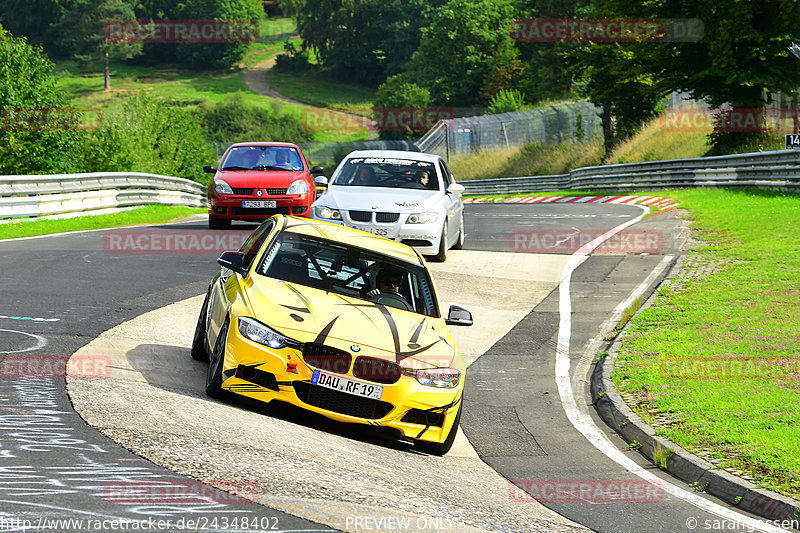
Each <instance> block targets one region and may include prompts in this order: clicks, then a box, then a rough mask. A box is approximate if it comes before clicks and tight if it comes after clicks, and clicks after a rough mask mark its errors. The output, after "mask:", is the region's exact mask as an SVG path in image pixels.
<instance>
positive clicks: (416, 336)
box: [408, 318, 425, 344]
mask: <svg viewBox="0 0 800 533" xmlns="http://www.w3.org/2000/svg"><path fill="white" fill-rule="evenodd" d="M424 325H425V319H424V318H423V319H422V322H420V323H419V326H417V329H415V330H414V334H413V335H411V339H410V340H409V341H408V342H409V343H413V344H416V343H417V341H418V340H419V335H420V333H422V326H424Z"/></svg>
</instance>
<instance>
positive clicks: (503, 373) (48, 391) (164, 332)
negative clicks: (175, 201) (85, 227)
mask: <svg viewBox="0 0 800 533" xmlns="http://www.w3.org/2000/svg"><path fill="white" fill-rule="evenodd" d="M641 214H642V210H641V209H640V208H638V207H634V206H626V205H616V206H615V205H595V204H589V205H571V204H570V205H556V204H547V205H541V204H536V205H514V204H497V205H480V204H473V205H469V206H468V207H467V210H466V218H465V220H466V228H467V240H466V243H465V250H464V251H460V252H459V251H453V252H451V255H450V257H449V258H448V261H447V262H446V263H444V264H441V265H434V266H433V268H434V271H435V276H436V282H437V285H438V286H439V290H440V292H441V293H442V297H443V299H444V300H447V301H452V302H453V303H456V302H458V303H463V304H464V305H465V307H467V308H469V309H471V310H473V313H474V314H475V317H476V325H475V326H473V327H472V328H452V329H453V330H454V331H453V333H454V335H457V337H456V338H457V340H458V342H459V346H460V349H461V351H462V352H464V353H465V359H467V361H468V364H469V363H471V366H470V368H469V371H468V373H467V387H466V392H465V409H464V414H463V417H462V429H463V435H461V437H460V439H459V443H458V445H457V446H456V447H455V448H454V450H453V451H452V452H451V453H450V454H448V456H446V457H444V458H433V457H428V456H425V455H424V454H418V453H416V452H414V451H413V448H412V447H410V446H408V445H407V444H404V443H396V442H391V441H387V440H385V439H384V438H382V436H380V435H375V434H372V433H371V432H367V431H355V432H353V428H349V427H345V426H343V425H341V424H333V423H330V422H328V421H326V420H324V419H312V420H309V419H308V418H309V417H306V416H303V413H302V412H301V413H298V412H292V411H287V410H285V409H284V410H281V409H273V408H271V406H270V408H264V407H261V406H253V405H250V404H247V403H244V402H234V403H222V402H215V401H211V400H209V399H207V398H205V396H204V395H203V394H202V386H201V385H200V384H201V381H202V379H203V377H204V368H203V365H202V364H200V363H196V362H194V361H192V360H191V359H190V358H189V356H188V349H187V348H186V346H188V342H187V339H190V336H191V329H192V328H193V327H194V319H195V317H196V312H197V309H199V305H200V301H199V300H198V299H197V298H196V297H197V296H198V295H201V294H203V293H204V292H205V289H206V287H207V284H208V281H209V280H210V278H211V276H212V275H213V273H214V272H215V271H216V269H217V268H218V267H217V265H216V263H215V261H214V259H215V257H216V255H218V253H219V251H221V250H220V247H222V248H224V249H233V248H236V247H238V246H237V245H236V243H237V242H241V241H240V240H239V241H237V239H241V234H242V232H239V231H230V232H209V231H208V230H207V229H206V225H205V222H204V221H203V220H194V221H190V222H188V223H183V224H176V225H170V226H160V227H148V228H137V229H130V230H108V231H97V232H85V233H77V234H69V235H61V236H51V237H44V238H32V239H21V240H14V241H7V242H2V241H0V266H2V274H1V275H0V276H2V282H1V283H2V294H3V298H2V300H0V358H2V361H0V426H2V427H0V465H2V467H0V477H2V483H0V531H25V530H32V529H35V528H37V527H38V529H39V530H44V531H46V530H52V531H73V530H74V531H90V530H94V531H117V530H123V529H122V527H121V526H120V525H119V523H116V524H115V523H114V522H113V521H114V520H118V521H119V520H137V521H144V522H142V523H141V524H140V525H141V526H142V527H141V529H150V530H159V529H160V530H172V531H200V530H206V531H323V530H327V529H329V527H333V528H334V529H344V530H349V531H370V530H387V529H395V530H403V529H405V530H413V531H462V530H464V531H466V530H470V531H561V530H563V531H568V530H580V529H581V528H580V527H579V526H578V525H577V524H582V525H583V526H586V527H588V528H590V529H594V530H597V531H665V532H666V531H696V530H701V531H702V530H704V526H710V527H706V528H705V529H716V530H725V531H736V530H739V531H747V530H752V527H751V525H749V524H748V523H746V522H745V520H746V517H744V516H742V515H739V514H728V513H731V512H732V511H730V510H729V509H728V508H727V507H725V510H723V511H720V509H722V507H724V506H722V504H719V502H713V501H712V499H710V498H705V497H703V498H700V497H699V496H697V495H694V496H693V498H686V497H685V496H683V495H682V492H681V491H684V490H687V491H691V489H690V488H689V487H687V486H685V485H684V484H681V483H680V482H678V481H677V480H674V479H672V478H671V477H669V476H668V475H664V474H662V473H661V472H660V471H658V469H656V468H654V467H652V466H651V465H649V464H647V463H645V462H644V461H642V460H641V458H640V456H639V454H638V453H637V452H634V451H629V450H628V448H627V446H626V445H625V443H624V442H622V441H621V440H620V439H618V438H617V437H616V436H615V435H614V434H612V433H611V432H609V431H608V430H607V428H606V427H605V426H604V425H603V423H602V422H600V421H598V420H597V419H596V417H595V416H594V413H593V410H592V408H591V406H590V405H589V401H588V385H587V383H588V372H589V370H590V363H591V360H592V358H593V357H594V356H595V355H596V353H595V354H593V353H592V350H591V348H592V347H593V346H595V345H593V344H592V342H593V341H595V340H596V338H597V337H598V335H601V336H602V333H605V332H606V331H607V330H608V328H609V323H608V322H607V320H608V318H609V316H611V315H612V314H613V312H614V310H615V308H617V307H618V306H619V304H620V302H623V301H625V300H626V299H627V298H628V297H629V296H630V295H631V293H632V292H634V291H636V290H638V291H641V292H642V293H643V294H644V295H646V294H648V293H649V292H650V291H652V290H653V288H654V287H655V286H656V285H657V283H658V281H659V280H660V278H661V277H663V275H665V274H666V273H667V271H668V270H669V268H671V267H672V266H673V265H674V264H675V262H676V261H678V260H679V258H680V256H681V254H682V253H683V252H682V250H681V246H682V243H683V242H682V233H681V231H680V227H679V223H680V221H679V219H678V218H677V217H676V215H675V212H670V213H665V214H660V215H657V216H654V217H650V218H647V219H645V220H643V221H641V222H638V223H637V224H635V225H634V226H632V227H631V228H629V229H628V230H627V231H629V232H633V233H634V235H633V236H632V237H630V238H626V239H617V240H616V241H609V244H608V245H607V246H606V247H605V248H602V247H601V248H600V249H598V250H597V251H596V252H595V253H593V254H591V255H589V256H587V257H580V258H578V257H574V259H575V260H574V261H573V255H572V254H574V253H575V252H576V250H577V248H578V247H579V245H580V244H584V242H583V241H582V240H581V239H583V237H584V236H585V235H590V236H591V238H594V237H596V236H597V235H600V234H602V233H604V232H606V231H608V230H609V229H611V228H615V227H618V226H619V225H621V224H624V223H626V222H629V221H632V220H633V219H634V218H636V217H639V216H640V215H641ZM235 229H252V226H249V227H248V226H235ZM636 232H639V233H638V235H639V237H640V238H638V239H637V237H636ZM142 235H146V236H148V239H146V242H147V246H144V247H140V248H137V247H136V246H129V245H128V244H126V243H130V242H134V243H139V244H141V243H142V241H141V240H139V241H136V240H135V239H133V240H132V237H133V236H135V237H141V236H142ZM165 235H168V236H172V237H171V238H172V239H173V240H172V241H169V239H165V238H164V237H165ZM179 235H183V236H184V238H187V239H191V238H192V237H194V239H195V241H198V240H201V241H202V239H205V241H202V245H201V248H202V249H200V250H196V249H188V250H187V248H186V247H181V246H177V248H179V250H176V246H175V243H176V242H177V241H175V240H174V239H175V238H177V236H179ZM154 236H155V237H157V238H155V237H154ZM654 236H655V237H654ZM170 242H171V243H172V244H170ZM155 243H158V244H155ZM165 243H166V245H165V246H162V245H164V244H165ZM576 243H579V244H577V245H576ZM184 244H185V243H184ZM170 246H172V249H171V250H170ZM189 248H191V247H189ZM554 252H555V253H554ZM653 272H656V273H657V274H658V275H657V276H653V275H651V274H652V273H653ZM565 276H566V278H565ZM565 279H566V282H565ZM566 291H568V292H566ZM565 294H568V295H569V298H566V300H565V299H564V298H562V295H565ZM565 301H566V302H567V304H568V305H567V307H565V306H564V304H565ZM175 302H180V303H178V304H176V306H174V307H172V308H169V310H162V311H158V310H160V309H161V308H164V307H165V306H168V305H171V304H174V303H175ZM151 311H152V312H153V313H149V314H148V315H147V316H148V317H149V318H147V319H144V318H140V319H137V320H136V321H134V322H129V321H131V320H132V319H134V318H135V317H139V316H140V315H144V314H145V313H148V312H151ZM481 319H483V321H481ZM120 324H122V326H120ZM132 325H135V327H133V326H132ZM116 326H120V327H119V328H116V329H113V328H115V327H116ZM108 330H111V331H108ZM458 330H461V331H458ZM103 332H107V333H106V334H105V335H104V336H103V337H101V334H102V333H103ZM98 337H100V338H98ZM95 339H96V340H95ZM90 343H91V344H90ZM87 345H88V346H87ZM81 349H83V353H84V359H83V364H89V365H90V367H91V368H89V370H87V372H89V373H92V372H95V375H93V378H94V379H79V380H76V381H73V380H70V383H69V388H70V394H71V395H72V400H70V397H68V395H67V393H66V390H65V380H64V368H65V365H66V360H67V358H68V357H69V356H71V355H72V354H75V353H76V352H79V350H81ZM109 361H110V362H111V364H110V365H109V366H108V367H106V365H105V363H106V362H109ZM76 364H77V363H76V362H75V360H73V363H72V365H73V366H72V367H71V368H72V373H74V372H75V371H76V369H77V371H78V372H80V371H81V368H80V367H78V366H76ZM92 365H94V366H92ZM98 365H99V366H98ZM98 368H100V370H98ZM98 372H99V373H98ZM101 378H106V379H101ZM73 402H74V403H75V407H76V408H77V409H78V411H79V412H80V413H81V415H82V416H83V417H84V418H86V420H87V421H89V422H90V424H91V425H92V426H95V427H97V428H98V429H99V430H100V431H98V430H97V429H94V427H90V426H89V425H87V424H86V422H84V420H83V418H81V416H79V415H78V414H77V413H76V412H75V411H74V410H73V405H72V403H73ZM597 428H600V429H599V430H598V429H597ZM593 431H600V432H602V436H600V437H598V436H597V435H595V434H593V433H592V432H593ZM106 435H109V436H111V437H113V440H111V439H109V438H108V437H106ZM587 435H588V437H587ZM464 436H466V438H464ZM590 439H593V440H591V441H590ZM115 441H116V442H115ZM599 441H603V442H600V443H599V444H598V442H599ZM117 442H119V443H122V444H123V445H124V447H123V446H120V445H119V444H117ZM610 446H613V447H614V448H615V450H616V453H615V452H614V451H608V448H609V447H610ZM603 449H605V450H606V451H605V452H601V450H603ZM129 450H134V451H135V452H136V453H132V452H131V451H129ZM619 456H624V460H622V459H619ZM620 463H622V464H620ZM631 465H634V466H633V467H632V466H631ZM637 465H638V468H639V469H643V470H646V471H647V472H649V473H650V474H651V475H655V476H660V477H661V479H663V485H659V486H655V488H653V487H654V486H653V485H651V484H646V483H644V482H643V481H642V478H641V477H640V476H639V475H637V474H636V473H634V471H636V470H637V468H634V467H637ZM181 474H183V475H181ZM197 480H204V481H206V483H200V482H199V481H197ZM507 480H512V481H514V483H515V485H512V484H511V483H509V482H508V481H507ZM576 484H577V486H580V487H583V489H585V490H583V491H578V492H573V493H570V494H565V493H564V490H563V488H564V487H568V486H571V485H573V486H576ZM581 484H582V485H581ZM211 485H216V486H218V487H221V488H223V489H225V490H226V491H228V492H223V491H222V490H217V489H215V488H214V487H211ZM611 485H615V486H623V487H626V490H628V491H629V492H625V493H624V496H623V497H621V498H616V499H613V500H609V499H608V498H607V495H608V490H607V489H608V488H609V486H611ZM554 487H561V490H560V492H559V491H557V490H556V491H553V490H551V489H553V488H554ZM587 487H588V488H587ZM672 487H676V489H678V490H674V489H673V488H672ZM526 491H527V492H530V493H531V494H534V495H535V496H537V497H538V499H539V500H540V501H541V502H542V503H543V504H544V505H545V506H546V507H547V508H549V509H551V510H552V511H555V512H556V513H558V514H560V515H561V516H563V517H566V519H564V518H561V517H559V516H557V515H555V514H554V513H552V512H551V511H549V510H548V509H545V508H544V507H542V506H541V505H540V504H539V503H536V502H534V501H532V500H531V499H530V498H529V497H528V496H527V495H526ZM694 499H697V500H700V502H699V503H698V502H695V501H694ZM253 501H257V502H259V503H258V504H255V503H253ZM704 502H705V503H704ZM717 504H719V505H721V506H722V507H715V505H717ZM698 505H699V506H698ZM739 517H741V521H740V518H739ZM60 519H72V520H84V522H83V523H81V524H78V523H73V524H71V525H70V524H63V523H62V524H57V523H55V522H54V521H55V520H60ZM358 519H360V520H358ZM159 520H162V521H163V522H161V523H158V521H159ZM381 520H383V521H381ZM404 520H405V521H404ZM692 520H694V521H695V522H692ZM167 521H169V522H167ZM692 524H695V527H694V528H693V527H691V526H692ZM698 524H699V525H698ZM159 525H161V526H164V527H158V526H159ZM115 526H116V527H115ZM167 526H169V527H167ZM764 530H766V529H764Z"/></svg>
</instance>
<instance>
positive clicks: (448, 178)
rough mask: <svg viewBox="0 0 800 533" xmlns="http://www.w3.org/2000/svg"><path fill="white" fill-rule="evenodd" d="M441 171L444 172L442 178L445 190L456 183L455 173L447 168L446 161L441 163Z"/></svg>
mask: <svg viewBox="0 0 800 533" xmlns="http://www.w3.org/2000/svg"><path fill="white" fill-rule="evenodd" d="M439 170H440V171H441V172H442V177H443V178H444V183H445V185H444V188H445V189H446V188H447V187H449V186H450V185H452V184H453V183H455V181H456V180H455V179H453V173H452V172H450V169H449V168H447V165H446V164H445V162H444V161H441V160H440V161H439Z"/></svg>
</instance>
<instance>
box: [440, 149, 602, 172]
mask: <svg viewBox="0 0 800 533" xmlns="http://www.w3.org/2000/svg"><path fill="white" fill-rule="evenodd" d="M602 149H603V148H602V144H601V143H600V142H599V141H597V142H591V143H579V144H568V143H564V144H558V145H548V146H543V145H541V144H528V145H525V146H523V147H522V148H520V149H518V150H486V151H483V152H477V153H474V154H469V155H465V156H458V157H453V158H451V159H450V167H451V168H452V170H453V174H454V175H455V176H456V179H457V180H471V179H482V178H505V177H517V176H543V175H548V174H566V173H567V172H569V171H570V170H572V169H574V168H579V167H586V166H592V165H599V164H600V163H601V160H602Z"/></svg>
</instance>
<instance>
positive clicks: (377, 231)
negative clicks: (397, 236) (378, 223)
mask: <svg viewBox="0 0 800 533" xmlns="http://www.w3.org/2000/svg"><path fill="white" fill-rule="evenodd" d="M353 228H354V229H360V230H361V231H366V232H367V233H372V234H373V235H378V236H379V237H388V236H389V230H388V229H387V228H372V227H370V226H353Z"/></svg>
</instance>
